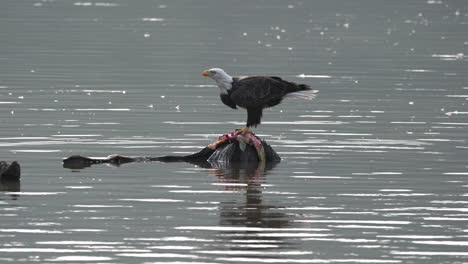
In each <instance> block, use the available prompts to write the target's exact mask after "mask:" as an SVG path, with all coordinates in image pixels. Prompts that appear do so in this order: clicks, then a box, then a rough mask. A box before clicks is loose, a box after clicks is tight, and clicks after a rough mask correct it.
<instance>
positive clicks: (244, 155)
mask: <svg viewBox="0 0 468 264" xmlns="http://www.w3.org/2000/svg"><path fill="white" fill-rule="evenodd" d="M280 160H281V158H280V157H279V155H278V154H277V153H276V152H275V151H274V150H273V148H272V147H271V146H270V145H269V144H268V143H266V142H265V141H264V140H261V139H260V138H258V137H257V136H255V135H254V134H253V133H252V132H250V131H249V132H242V133H237V134H236V132H230V133H228V134H225V135H223V136H221V137H219V138H218V140H217V141H216V142H214V143H212V144H210V145H208V146H207V147H205V148H203V149H202V150H201V151H199V152H196V153H193V154H190V155H185V156H159V157H139V156H123V155H118V154H112V155H109V156H107V157H103V158H91V157H86V156H81V155H73V156H70V157H67V158H65V159H64V160H63V167H64V168H69V169H83V168H86V167H90V166H92V165H95V164H109V165H114V166H120V165H122V164H125V163H130V162H151V161H159V162H188V163H192V164H196V165H198V166H200V167H204V168H223V167H227V166H231V165H234V166H240V167H252V168H253V167H255V168H256V167H258V166H259V165H262V166H266V167H271V166H272V165H274V164H276V163H278V162H279V161H280Z"/></svg>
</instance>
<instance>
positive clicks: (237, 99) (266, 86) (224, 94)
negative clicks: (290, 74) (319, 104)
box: [202, 68, 316, 130]
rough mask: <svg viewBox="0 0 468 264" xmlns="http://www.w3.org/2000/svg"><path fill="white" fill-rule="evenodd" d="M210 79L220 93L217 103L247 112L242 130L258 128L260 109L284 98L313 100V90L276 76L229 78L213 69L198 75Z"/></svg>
mask: <svg viewBox="0 0 468 264" xmlns="http://www.w3.org/2000/svg"><path fill="white" fill-rule="evenodd" d="M202 75H203V76H207V77H210V78H212V79H213V80H215V81H216V83H217V84H218V87H219V89H220V90H221V94H220V97H221V101H222V102H223V103H224V104H225V105H227V106H229V107H230V108H232V109H237V107H238V106H239V107H241V108H245V109H246V110H247V123H246V128H245V130H248V128H249V127H252V126H253V127H256V126H257V125H258V124H260V122H261V119H262V115H263V109H264V108H268V107H272V106H275V105H278V104H279V103H281V101H282V100H283V99H284V98H288V97H296V98H304V99H309V100H310V99H313V98H314V97H315V92H316V91H315V90H312V89H311V88H310V87H309V86H308V85H306V84H296V83H293V82H289V81H285V80H283V79H281V78H280V77H276V76H248V77H231V76H230V75H228V74H227V73H226V72H225V71H224V70H222V69H219V68H213V69H209V70H206V71H203V72H202Z"/></svg>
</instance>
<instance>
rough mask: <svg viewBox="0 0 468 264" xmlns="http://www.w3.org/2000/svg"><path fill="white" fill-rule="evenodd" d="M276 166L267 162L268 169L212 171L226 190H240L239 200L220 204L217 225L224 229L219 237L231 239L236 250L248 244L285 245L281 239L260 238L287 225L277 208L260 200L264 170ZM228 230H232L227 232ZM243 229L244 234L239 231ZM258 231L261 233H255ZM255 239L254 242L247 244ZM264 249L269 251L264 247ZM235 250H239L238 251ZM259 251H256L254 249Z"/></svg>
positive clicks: (235, 199)
mask: <svg viewBox="0 0 468 264" xmlns="http://www.w3.org/2000/svg"><path fill="white" fill-rule="evenodd" d="M275 164H276V163H274V164H272V163H270V164H269V166H268V167H265V168H261V167H257V168H254V167H244V166H230V167H226V168H222V169H216V170H215V171H214V172H213V174H214V175H216V176H217V177H218V178H219V179H221V180H222V183H223V184H225V186H226V187H225V188H227V189H231V190H232V189H239V190H242V191H244V192H245V193H243V197H241V199H239V198H240V197H238V196H236V197H232V199H233V201H230V202H222V203H221V204H220V206H219V208H220V209H219V210H220V226H223V227H226V230H225V231H221V236H220V237H221V238H224V239H226V240H235V241H238V242H236V243H238V244H239V246H240V247H246V246H248V245H249V244H256V245H257V246H258V245H259V244H264V245H270V246H271V247H273V248H275V249H278V248H282V247H284V246H286V245H287V244H288V243H285V241H284V238H282V237H280V236H274V235H272V236H266V237H263V236H260V234H262V233H263V234H265V233H268V232H269V230H268V229H270V228H284V227H287V226H289V225H290V221H291V219H289V216H288V215H287V214H285V213H282V212H281V210H277V209H281V207H278V206H273V205H269V204H266V203H265V202H264V200H263V194H262V190H263V189H264V188H265V187H264V186H262V183H264V181H265V179H266V175H267V174H268V171H270V170H272V169H274V166H275ZM229 227H232V228H233V229H234V230H235V231H234V230H233V231H230V230H229ZM242 228H245V231H242ZM256 228H260V229H261V230H256ZM277 231H278V230H276V231H273V232H275V233H276V232H277ZM251 240H255V241H256V242H249V241H251ZM229 244H230V245H232V247H236V246H235V245H234V244H235V243H233V241H230V242H229ZM266 248H269V247H268V246H266ZM238 249H239V248H238ZM257 249H259V248H257Z"/></svg>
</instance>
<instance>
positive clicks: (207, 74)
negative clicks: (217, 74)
mask: <svg viewBox="0 0 468 264" xmlns="http://www.w3.org/2000/svg"><path fill="white" fill-rule="evenodd" d="M201 75H202V76H205V77H206V76H210V75H211V74H210V72H209V71H203V72H202V73H201Z"/></svg>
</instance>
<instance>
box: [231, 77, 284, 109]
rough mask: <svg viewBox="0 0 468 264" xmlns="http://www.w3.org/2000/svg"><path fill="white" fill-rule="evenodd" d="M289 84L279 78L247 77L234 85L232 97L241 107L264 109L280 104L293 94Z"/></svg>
mask: <svg viewBox="0 0 468 264" xmlns="http://www.w3.org/2000/svg"><path fill="white" fill-rule="evenodd" d="M289 84H290V83H288V82H285V81H282V80H281V78H279V77H265V76H252V77H247V78H243V79H240V80H238V81H236V82H234V83H233V89H232V90H233V92H232V93H231V96H230V97H231V100H232V101H233V102H234V103H235V104H236V105H238V106H240V107H244V108H260V109H263V108H266V107H270V106H274V105H277V104H279V103H280V102H281V100H282V99H283V97H284V95H286V94H287V93H288V92H291V91H290V90H291V87H289V86H290V85H289Z"/></svg>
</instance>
